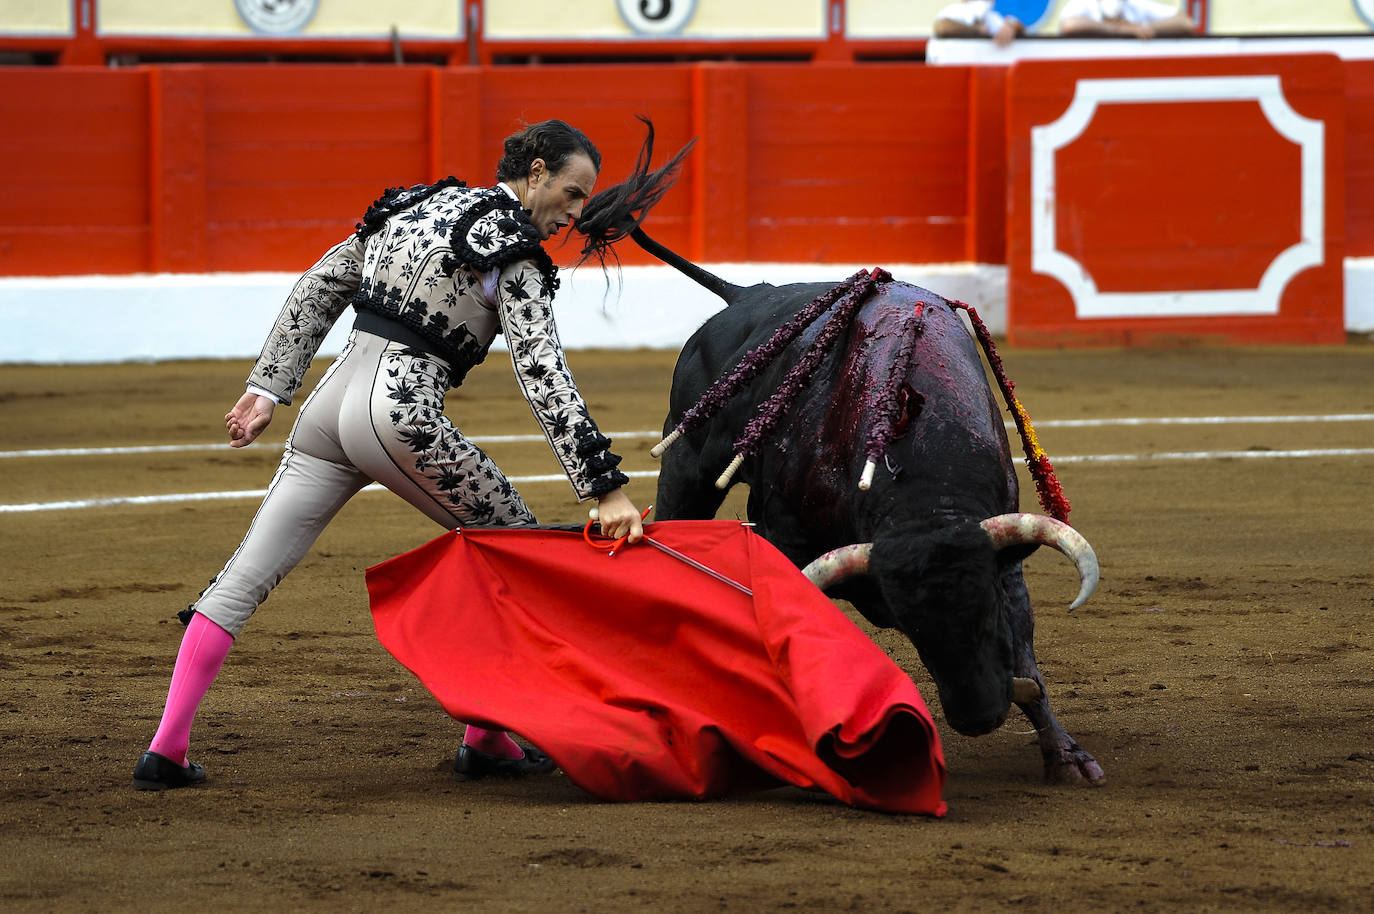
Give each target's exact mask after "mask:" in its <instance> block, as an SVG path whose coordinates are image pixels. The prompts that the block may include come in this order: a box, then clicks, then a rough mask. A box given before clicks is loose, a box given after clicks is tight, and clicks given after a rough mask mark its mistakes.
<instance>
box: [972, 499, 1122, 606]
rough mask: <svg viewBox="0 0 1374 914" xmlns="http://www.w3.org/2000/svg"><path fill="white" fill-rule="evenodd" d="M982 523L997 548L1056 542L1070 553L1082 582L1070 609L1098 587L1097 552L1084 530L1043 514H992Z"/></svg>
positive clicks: (1049, 544)
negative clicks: (1080, 531) (1083, 532)
mask: <svg viewBox="0 0 1374 914" xmlns="http://www.w3.org/2000/svg"><path fill="white" fill-rule="evenodd" d="M979 526H980V527H982V528H983V531H984V532H985V533H987V535H988V539H990V540H992V546H993V548H994V549H1005V548H1006V547H1008V546H1021V545H1028V544H1030V543H1035V544H1038V545H1041V546H1053V547H1054V548H1055V549H1058V550H1059V551H1060V552H1062V553H1064V555H1066V556H1068V558H1069V560H1070V561H1072V562H1073V564H1074V567H1075V568H1077V569H1078V579H1079V581H1080V582H1081V584H1080V586H1079V588H1078V596H1077V597H1075V598H1074V601H1073V603H1071V604H1069V610H1070V611H1073V610H1075V609H1077V608H1078V607H1080V606H1082V605H1083V604H1084V603H1086V602H1087V601H1088V597H1090V596H1092V593H1093V591H1094V590H1096V589H1097V578H1098V569H1097V553H1095V552H1093V547H1092V546H1090V545H1088V541H1087V540H1086V539H1084V538H1083V534H1081V533H1079V532H1078V531H1077V530H1075V529H1074V528H1072V527H1070V526H1069V525H1068V524H1066V523H1064V522H1063V521H1059V520H1055V519H1054V518H1053V517H1046V516H1045V515H1043V514H999V515H997V516H996V517H989V518H988V519H987V520H985V521H983V522H982V523H981V524H979Z"/></svg>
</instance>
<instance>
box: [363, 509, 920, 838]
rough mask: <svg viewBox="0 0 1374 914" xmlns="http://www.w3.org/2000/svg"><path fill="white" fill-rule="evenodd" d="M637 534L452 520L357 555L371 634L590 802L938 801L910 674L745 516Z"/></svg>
mask: <svg viewBox="0 0 1374 914" xmlns="http://www.w3.org/2000/svg"><path fill="white" fill-rule="evenodd" d="M645 532H646V533H647V534H648V535H649V536H652V537H653V538H654V539H656V540H658V541H659V542H662V543H664V544H665V545H668V546H671V547H672V548H674V549H677V550H678V551H679V552H683V553H685V554H687V555H689V556H691V557H692V558H694V559H696V560H697V561H699V562H701V563H703V564H705V565H707V566H709V567H710V568H712V569H714V570H716V571H718V572H720V573H721V574H724V575H726V576H728V577H730V578H732V579H733V580H735V581H737V582H739V583H741V584H743V585H745V586H746V587H748V588H750V589H752V590H753V597H752V598H751V597H749V596H747V595H746V594H744V593H742V592H740V591H738V590H735V589H734V588H732V587H730V586H729V585H727V584H725V583H722V582H721V581H718V580H716V579H714V578H712V577H710V576H709V575H707V574H705V573H704V572H702V571H700V570H698V569H695V568H692V567H691V566H689V565H687V564H685V563H683V562H681V561H679V560H678V559H675V558H673V557H671V556H668V555H665V554H664V553H662V552H660V551H659V550H657V549H655V548H653V547H652V546H650V545H648V544H645V543H641V544H636V545H634V546H629V547H623V548H622V549H620V550H619V551H617V552H616V553H615V555H614V556H608V555H607V554H606V553H605V552H601V551H597V550H594V549H592V548H590V547H589V546H588V545H587V544H586V543H585V542H584V541H583V538H582V536H581V534H579V533H576V532H571V531H561V530H542V529H523V530H521V529H476V530H473V529H469V530H464V531H462V532H455V533H447V534H444V535H442V536H440V537H438V538H436V539H434V540H432V541H431V542H429V543H428V544H426V545H424V546H421V547H420V548H418V549H415V550H412V551H410V552H407V553H405V554H404V555H401V556H398V557H396V558H394V559H391V560H389V561H386V562H383V563H381V564H379V565H376V566H374V567H372V568H369V569H368V571H367V587H368V593H369V595H370V596H371V600H372V615H373V620H374V621H375V623H376V626H377V637H378V638H379V639H380V640H381V642H382V644H383V645H384V646H385V647H386V648H387V650H389V651H390V652H391V653H392V654H393V655H394V656H395V657H396V659H397V660H399V661H400V662H401V663H402V664H404V665H405V666H406V667H407V668H409V669H410V670H411V671H412V672H414V673H415V675H416V676H417V677H419V679H420V681H421V682H422V683H423V684H424V685H425V687H426V688H427V689H429V691H430V692H431V693H433V695H434V697H435V698H436V699H438V701H439V703H440V704H441V705H442V706H443V707H444V710H446V711H448V713H449V714H451V715H452V716H453V717H455V718H457V719H458V720H461V721H467V722H471V723H474V724H478V725H479V726H486V727H491V728H498V729H509V730H514V731H516V732H518V733H520V734H522V735H524V736H525V737H528V738H529V739H530V740H531V741H533V742H534V744H535V745H537V746H539V748H541V749H543V750H544V751H545V752H547V753H548V754H549V755H550V756H551V757H552V758H553V759H554V760H555V761H556V762H557V763H558V765H559V766H560V767H561V768H562V769H563V770H564V771H565V772H566V773H567V775H568V777H569V778H570V779H571V780H572V781H573V782H574V783H576V784H577V785H578V786H580V787H581V788H583V789H584V790H586V791H587V792H589V793H591V794H593V795H594V796H596V797H599V798H602V799H606V800H658V799H702V798H706V797H716V796H723V795H728V794H733V793H742V792H746V791H753V790H763V789H768V788H772V787H778V786H781V785H783V784H792V785H796V786H798V787H803V788H819V789H822V790H825V791H827V792H828V793H830V794H832V795H833V796H835V797H838V798H839V799H841V800H843V801H844V802H846V803H849V804H852V805H854V806H862V807H868V808H873V809H882V810H889V811H893V812H913V813H928V814H933V815H937V816H938V815H943V814H944V811H945V804H944V801H943V800H941V798H940V797H941V791H942V789H943V787H944V781H945V763H944V756H943V753H942V752H941V749H940V740H939V736H938V734H937V732H936V730H935V726H934V724H933V722H932V721H931V719H930V713H929V712H928V711H927V710H926V706H925V703H924V702H923V701H922V700H921V695H920V693H919V692H918V691H917V689H916V686H915V684H914V683H912V681H911V679H910V678H908V677H907V676H906V674H905V673H903V672H902V671H901V669H900V668H898V667H897V665H896V664H895V663H893V662H892V660H891V659H890V658H888V656H887V655H886V654H885V653H883V651H882V650H881V649H880V648H878V647H877V646H876V645H875V644H874V643H873V642H872V641H870V640H869V639H868V638H867V637H866V636H865V635H864V633H863V632H862V631H861V630H860V629H859V628H858V626H856V625H854V623H853V622H851V621H850V620H849V619H848V618H847V617H846V616H845V615H844V614H843V613H842V612H840V610H839V609H837V608H836V607H835V605H834V604H833V603H831V602H830V600H829V599H827V598H826V597H825V596H824V595H823V594H822V593H821V592H820V591H819V590H817V589H816V588H815V587H814V586H813V585H812V584H811V583H810V582H809V581H807V580H806V578H805V577H803V575H802V574H801V572H800V571H798V570H797V568H796V567H795V566H794V565H792V563H791V562H789V561H788V560H787V559H786V558H784V557H783V555H782V554H781V553H780V552H778V551H777V550H776V549H774V548H773V546H771V545H770V544H769V543H768V542H767V541H765V540H764V539H763V538H761V537H759V536H757V535H755V534H754V533H753V531H752V530H750V529H749V528H748V527H747V526H745V525H742V524H740V523H737V522H731V521H671V522H661V523H655V524H650V525H647V526H646V527H645Z"/></svg>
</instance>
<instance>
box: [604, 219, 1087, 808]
mask: <svg viewBox="0 0 1374 914" xmlns="http://www.w3.org/2000/svg"><path fill="white" fill-rule="evenodd" d="M631 234H632V237H634V238H635V240H636V241H637V242H638V243H639V244H640V246H641V247H643V248H645V249H646V250H647V251H649V253H651V254H652V255H654V256H656V257H657V258H659V259H660V260H662V261H663V262H664V263H666V264H669V265H671V266H673V267H675V268H676V269H677V270H679V271H680V272H682V273H683V274H685V275H686V276H687V277H689V278H691V279H693V280H695V281H696V282H697V283H698V284H700V285H701V286H703V287H705V288H706V289H708V290H710V291H711V292H713V293H714V294H716V295H718V296H719V297H720V298H721V299H723V300H724V302H725V304H726V307H725V308H724V309H723V310H721V311H719V312H718V313H716V314H715V315H714V316H712V317H711V318H710V319H709V320H707V321H706V322H705V323H704V324H703V325H702V326H701V327H700V328H699V329H698V330H697V331H696V332H695V333H694V334H693V335H692V336H691V338H690V339H689V340H688V341H687V343H686V345H685V346H684V347H683V349H682V352H681V354H680V356H679V358H678V360H677V364H676V368H675V370H674V373H673V381H672V390H671V394H670V402H669V414H668V417H667V420H666V422H665V424H664V435H665V439H664V442H662V443H660V445H659V446H658V447H657V448H655V449H654V453H655V456H661V457H662V467H661V470H660V474H659V480H658V494H657V499H656V501H655V505H656V508H655V510H656V516H657V518H658V519H661V520H672V519H709V518H712V517H714V516H715V514H716V512H717V510H718V509H719V508H720V506H721V504H722V502H723V501H724V499H725V497H726V492H727V490H728V488H729V487H730V486H731V485H733V484H734V483H735V482H743V483H746V484H747V485H748V487H749V496H748V503H747V512H748V517H749V520H750V521H751V522H752V523H753V524H754V525H755V527H756V529H757V532H759V533H760V534H761V535H762V536H764V537H765V538H766V539H768V540H769V541H770V542H771V543H773V545H775V546H776V547H777V548H778V549H779V550H781V551H782V552H783V553H784V554H785V555H786V556H787V557H788V558H789V559H790V560H791V561H792V562H794V563H795V564H796V565H797V566H798V567H802V568H804V569H805V571H806V573H807V575H808V576H809V577H811V578H812V580H813V581H815V582H816V583H817V584H818V586H820V587H821V588H822V589H823V590H825V591H826V592H827V593H828V594H829V595H830V596H832V597H835V598H837V599H844V600H847V601H849V602H850V603H851V604H852V605H853V606H854V607H855V608H856V609H857V610H858V612H859V613H861V614H862V615H863V617H864V618H866V619H867V620H868V621H869V622H871V623H872V624H873V625H875V626H877V627H880V628H886V629H897V630H900V631H901V632H902V633H904V634H905V635H906V637H907V638H909V639H910V640H911V642H912V644H913V645H914V646H915V648H916V650H917V653H918V654H919V656H920V658H921V661H922V663H923V664H924V665H925V667H926V669H927V670H928V671H929V673H930V675H931V677H932V679H933V680H934V682H935V685H936V688H937V690H938V693H939V699H940V704H941V707H942V709H943V712H944V716H945V719H946V720H947V721H948V723H949V725H950V726H951V727H952V728H953V729H955V730H956V731H958V732H960V733H963V734H966V735H970V736H976V735H979V734H984V733H987V732H989V731H992V730H994V729H996V728H997V727H999V726H1001V725H1002V723H1003V721H1004V720H1005V719H1006V716H1007V714H1008V713H1009V711H1010V707H1011V704H1012V703H1013V702H1014V703H1015V704H1016V705H1017V706H1018V707H1019V708H1020V709H1021V711H1022V712H1023V713H1024V714H1025V715H1026V717H1027V718H1028V719H1029V720H1030V721H1031V723H1032V724H1033V725H1034V727H1035V730H1036V733H1037V734H1038V737H1039V745H1040V750H1041V754H1042V756H1043V760H1044V770H1045V776H1046V778H1047V779H1049V780H1051V781H1057V782H1079V783H1082V782H1087V783H1093V782H1098V781H1100V780H1101V779H1102V778H1103V772H1102V768H1101V767H1100V766H1099V765H1098V763H1097V761H1096V760H1095V759H1094V758H1093V757H1092V755H1090V754H1089V753H1088V752H1086V751H1085V750H1084V749H1082V748H1081V747H1080V746H1079V745H1078V744H1077V743H1076V742H1075V741H1074V740H1073V738H1072V737H1070V736H1069V734H1068V733H1067V732H1065V730H1064V728H1063V727H1062V726H1061V725H1060V723H1059V721H1058V720H1057V719H1056V718H1055V716H1054V713H1053V712H1052V711H1051V709H1050V704H1049V698H1048V692H1047V691H1046V688H1045V681H1044V677H1043V676H1042V675H1041V672H1040V669H1039V667H1038V665H1037V663H1036V658H1035V649H1034V644H1033V636H1034V613H1033V610H1032V607H1031V600H1030V596H1029V594H1028V592H1027V589H1026V582H1025V578H1024V576H1023V573H1022V561H1023V560H1024V559H1025V558H1026V557H1027V556H1028V555H1030V553H1031V552H1033V551H1034V550H1035V549H1036V548H1037V546H1040V545H1048V546H1051V547H1053V548H1056V549H1058V550H1059V551H1061V552H1062V553H1064V554H1065V555H1066V556H1067V557H1068V558H1069V559H1071V560H1072V561H1073V563H1074V564H1075V566H1076V568H1077V570H1078V572H1079V575H1080V589H1079V594H1078V596H1077V598H1076V600H1075V601H1074V603H1073V606H1071V607H1070V609H1073V608H1075V607H1077V606H1078V605H1080V604H1081V603H1082V602H1083V601H1084V600H1086V599H1087V597H1088V596H1089V595H1090V594H1091V592H1092V590H1093V589H1094V587H1095V586H1096V582H1097V574H1098V572H1097V560H1096V557H1095V555H1094V554H1093V550H1092V548H1091V546H1089V545H1088V543H1087V541H1086V540H1085V539H1084V538H1083V537H1082V536H1081V535H1079V534H1078V533H1077V532H1076V531H1075V530H1073V528H1071V527H1069V526H1068V524H1067V523H1065V522H1063V521H1061V520H1056V519H1055V518H1052V517H1049V516H1046V515H1043V514H1027V513H1022V512H1021V511H1020V510H1019V508H1018V502H1019V497H1020V495H1019V487H1018V482H1017V477H1016V471H1015V464H1014V461H1013V458H1012V452H1011V448H1010V444H1009V442H1008V438H1007V433H1006V428H1005V424H1004V423H1003V421H1002V418H1001V412H1000V409H999V407H998V404H997V402H996V399H995V397H994V395H993V392H992V389H991V386H990V385H989V383H988V379H987V375H986V374H985V372H984V369H983V362H982V358H981V357H980V354H979V349H978V347H977V345H976V342H975V340H974V338H973V337H972V336H971V335H970V333H969V331H968V329H967V328H966V326H965V325H964V322H963V320H962V319H961V318H960V316H959V314H958V313H957V311H956V308H955V303H951V302H950V301H948V300H946V299H944V298H942V297H940V296H938V295H936V294H934V293H932V292H929V291H927V290H925V289H922V288H919V287H917V286H914V285H909V284H907V283H903V282H896V281H891V280H890V277H885V278H884V277H878V279H877V280H876V281H873V282H869V283H868V287H869V288H868V293H867V295H866V297H864V298H862V299H861V300H859V301H850V302H849V315H848V317H847V318H841V317H840V316H838V315H839V312H840V310H842V308H841V306H842V305H843V304H844V302H837V303H836V304H835V306H834V307H833V308H830V309H829V310H825V309H819V310H820V311H823V312H824V313H820V314H819V316H816V317H815V318H814V320H813V321H812V322H811V323H809V324H805V319H806V318H805V315H803V311H804V310H805V309H807V308H808V307H810V308H812V309H813V310H817V309H816V308H815V305H814V303H816V302H818V301H819V300H820V299H822V298H823V297H825V296H830V297H831V298H835V297H836V290H837V288H838V287H837V286H836V284H834V283H798V284H793V285H786V286H779V287H775V286H772V285H769V284H766V283H765V284H760V285H755V286H750V287H741V286H737V285H733V284H731V283H729V282H726V281H724V280H722V279H720V278H719V277H717V276H715V275H713V274H711V273H709V272H708V271H706V270H703V269H702V268H700V267H698V266H697V265H695V264H693V263H691V262H690V261H688V260H686V259H685V258H683V257H681V256H679V255H678V254H676V253H674V252H673V251H671V250H669V249H668V248H666V247H664V246H663V245H661V244H659V243H658V242H656V241H654V240H653V239H652V238H650V237H649V236H648V235H647V234H645V233H644V231H643V230H642V229H641V228H638V227H636V228H634V230H633V232H632V233H631ZM875 275H876V274H875ZM842 320H843V322H844V323H843V326H841V325H840V324H839V323H838V322H840V321H842ZM803 325H804V328H803V329H800V330H798V329H797V328H798V327H799V326H803ZM789 327H790V328H792V330H791V331H790V332H793V333H795V334H796V335H795V337H794V338H792V339H791V340H790V341H788V342H785V344H783V343H781V342H779V341H780V340H782V339H783V338H784V336H785V334H784V336H780V335H779V334H780V332H782V328H789ZM827 334H828V335H829V337H831V338H833V339H832V342H833V345H830V346H829V348H828V349H827V348H825V345H823V344H824V339H823V338H824V337H825V336H826V335H827ZM770 341H771V342H770ZM818 341H820V342H819V343H818ZM770 345H771V346H772V347H773V349H774V350H775V353H774V354H775V356H776V357H775V358H773V359H772V360H771V361H770V362H768V363H767V364H766V365H760V364H755V365H753V367H752V368H749V371H753V372H755V374H754V375H752V376H749V374H748V371H745V372H744V373H743V374H741V373H740V372H741V370H742V369H745V368H748V365H749V359H750V357H752V356H753V355H757V354H758V353H760V352H763V351H765V350H766V349H767V348H768V347H769V346H770ZM760 347H763V348H762V349H761V348H760ZM989 358H990V359H992V358H995V354H994V353H993V352H992V351H989ZM807 359H810V360H811V361H812V363H813V364H812V365H811V366H810V367H811V369H813V371H812V373H811V374H810V375H809V377H802V378H801V379H800V381H799V380H798V374H797V372H798V366H799V365H801V364H802V363H803V362H804V361H805V360H807ZM732 366H733V367H734V369H735V373H736V374H735V377H736V380H737V382H738V383H737V387H738V389H737V390H735V391H726V392H724V393H722V387H721V384H720V383H719V379H724V378H727V377H728V376H729V375H730V373H731V370H732ZM741 379H743V380H741ZM789 385H790V388H791V390H790V392H789V393H788V394H785V395H782V399H781V400H778V396H779V395H778V394H776V393H775V392H776V391H778V390H780V389H781V388H786V387H788V386H789ZM1006 393H1007V395H1008V397H1009V398H1010V396H1011V395H1010V385H1007V389H1006ZM713 396H714V397H715V398H716V400H715V402H714V403H712V402H709V401H710V400H711V398H712V397H713ZM789 398H790V399H789ZM1009 405H1010V404H1009ZM1016 405H1017V407H1018V408H1019V404H1016ZM708 407H709V408H708ZM704 409H705V412H704V411H703V410H704ZM711 410H714V411H713V412H711ZM708 412H709V415H707V413H708ZM694 418H695V420H696V422H695V424H693V422H692V421H685V420H692V419H694ZM760 422H762V428H763V430H762V432H761V434H762V435H764V436H765V437H766V441H763V442H762V443H760V441H759V440H757V438H758V435H756V436H755V439H756V440H753V441H752V442H751V441H748V440H744V439H745V438H747V437H748V435H747V434H742V433H741V430H742V429H743V430H746V432H747V431H748V430H749V429H754V430H755V431H757V430H758V429H759V428H760V426H759V423H760ZM751 423H753V425H751ZM875 429H876V430H878V431H877V432H876V433H875V432H874V431H873V430H875ZM875 438H876V439H877V442H878V446H877V448H876V449H875V447H874V446H873V445H874V440H875ZM742 441H743V443H741V442H742ZM722 467H727V468H728V469H727V470H726V472H725V473H722V472H721V469H722ZM1051 472H1052V471H1051ZM1055 485H1056V488H1057V483H1056V484H1055ZM1042 500H1043V499H1042ZM1065 514H1067V510H1065Z"/></svg>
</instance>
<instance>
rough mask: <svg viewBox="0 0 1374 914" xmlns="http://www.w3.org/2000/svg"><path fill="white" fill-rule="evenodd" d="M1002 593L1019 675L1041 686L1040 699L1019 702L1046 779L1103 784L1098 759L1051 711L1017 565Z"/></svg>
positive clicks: (1007, 574) (1032, 619) (1009, 571)
mask: <svg viewBox="0 0 1374 914" xmlns="http://www.w3.org/2000/svg"><path fill="white" fill-rule="evenodd" d="M1002 587H1003V592H1004V593H1005V594H1006V597H1007V605H1008V609H1009V610H1010V613H1011V626H1012V637H1013V639H1014V640H1015V647H1014V650H1015V651H1016V675H1017V676H1024V677H1026V678H1028V679H1034V680H1035V681H1036V682H1037V683H1038V684H1039V685H1040V697H1039V698H1037V699H1035V700H1034V701H1028V702H1019V701H1018V702H1017V703H1016V706H1017V707H1019V708H1020V709H1021V711H1022V713H1024V714H1025V715H1026V717H1027V718H1028V719H1029V720H1030V722H1031V725H1032V726H1034V727H1035V732H1036V734H1037V735H1038V736H1039V739H1040V754H1041V756H1042V757H1043V758H1044V761H1045V780H1047V781H1052V782H1055V783H1060V784H1100V783H1101V782H1102V781H1103V779H1104V778H1105V777H1106V775H1105V774H1104V773H1103V771H1102V766H1101V765H1099V764H1098V763H1097V759H1095V758H1093V757H1092V755H1091V754H1090V753H1089V752H1087V750H1085V749H1083V748H1082V747H1081V746H1079V745H1078V743H1076V742H1075V741H1074V739H1073V737H1071V736H1069V734H1068V733H1067V732H1066V731H1065V730H1064V728H1063V727H1062V726H1060V724H1059V720H1058V719H1057V718H1056V717H1055V716H1054V712H1053V711H1051V710H1050V696H1049V690H1048V689H1047V688H1046V687H1045V677H1044V676H1042V675H1041V674H1040V667H1039V666H1038V665H1037V664H1036V662H1035V612H1034V610H1033V609H1032V608H1031V602H1030V594H1029V593H1028V592H1027V591H1026V580H1025V577H1024V576H1023V575H1022V573H1021V564H1020V563H1019V562H1018V563H1017V564H1015V565H1013V566H1012V567H1010V568H1008V569H1007V570H1006V571H1005V572H1003V574H1002Z"/></svg>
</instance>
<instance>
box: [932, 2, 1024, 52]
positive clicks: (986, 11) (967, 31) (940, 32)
mask: <svg viewBox="0 0 1374 914" xmlns="http://www.w3.org/2000/svg"><path fill="white" fill-rule="evenodd" d="M994 6H995V4H994V3H993V2H992V0H967V2H964V3H951V4H950V5H949V6H946V7H945V8H944V9H942V10H940V12H939V13H937V14H936V16H935V37H936V38H991V39H992V41H993V44H996V45H997V46H998V47H1001V48H1004V47H1006V46H1007V45H1009V44H1011V43H1012V42H1013V41H1015V40H1016V37H1017V36H1018V35H1023V34H1025V31H1026V26H1025V24H1024V23H1023V22H1021V20H1020V19H1017V18H1016V17H1015V16H1004V15H1002V14H1001V13H999V12H997V10H996V9H994V8H993V7H994Z"/></svg>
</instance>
